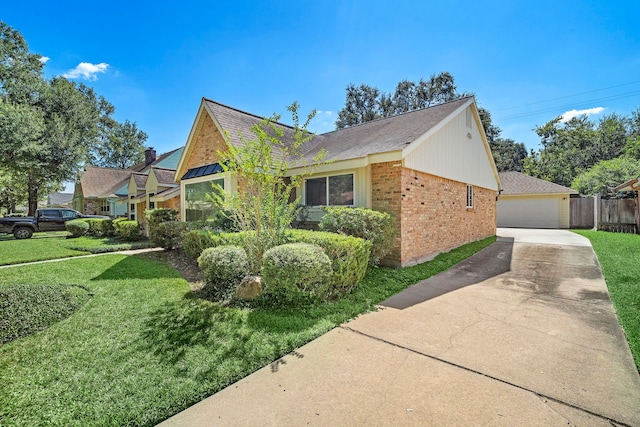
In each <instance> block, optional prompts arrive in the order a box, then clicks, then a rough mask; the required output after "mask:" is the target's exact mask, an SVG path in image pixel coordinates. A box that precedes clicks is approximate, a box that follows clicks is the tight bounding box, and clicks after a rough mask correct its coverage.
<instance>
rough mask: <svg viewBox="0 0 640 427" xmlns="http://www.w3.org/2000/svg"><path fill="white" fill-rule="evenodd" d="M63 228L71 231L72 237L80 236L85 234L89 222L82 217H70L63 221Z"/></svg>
mask: <svg viewBox="0 0 640 427" xmlns="http://www.w3.org/2000/svg"><path fill="white" fill-rule="evenodd" d="M64 228H65V229H66V230H67V231H68V232H69V233H71V236H72V237H80V236H84V235H85V234H87V232H88V231H89V224H88V223H87V222H86V221H85V220H83V219H72V220H71V221H67V222H65V223H64Z"/></svg>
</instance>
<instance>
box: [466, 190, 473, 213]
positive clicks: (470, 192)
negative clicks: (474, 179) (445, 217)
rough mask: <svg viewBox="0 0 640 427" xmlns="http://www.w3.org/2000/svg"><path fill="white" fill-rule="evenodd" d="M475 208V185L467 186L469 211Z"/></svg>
mask: <svg viewBox="0 0 640 427" xmlns="http://www.w3.org/2000/svg"><path fill="white" fill-rule="evenodd" d="M470 208H473V185H467V209H470Z"/></svg>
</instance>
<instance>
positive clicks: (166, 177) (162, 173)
mask: <svg viewBox="0 0 640 427" xmlns="http://www.w3.org/2000/svg"><path fill="white" fill-rule="evenodd" d="M152 169H153V173H154V174H155V175H156V179H157V180H158V183H159V184H175V176H176V170H175V169H163V168H152Z"/></svg>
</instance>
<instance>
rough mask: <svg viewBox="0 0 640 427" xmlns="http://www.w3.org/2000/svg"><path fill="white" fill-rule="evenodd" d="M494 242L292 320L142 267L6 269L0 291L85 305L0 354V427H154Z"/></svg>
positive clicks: (291, 315)
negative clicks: (209, 295) (203, 295)
mask: <svg viewBox="0 0 640 427" xmlns="http://www.w3.org/2000/svg"><path fill="white" fill-rule="evenodd" d="M493 241H495V238H489V239H485V240H483V241H481V242H476V243H472V244H470V245H466V246H463V247H461V248H458V249H455V250H453V251H451V252H449V253H446V254H441V255H439V256H438V257H436V258H435V259H434V260H433V261H430V262H426V263H424V264H421V265H418V266H415V267H410V268H405V269H402V270H392V269H386V268H374V269H370V270H369V271H368V272H367V274H366V276H365V278H364V279H363V281H362V282H361V284H360V286H359V287H358V288H357V289H356V290H355V291H354V292H353V293H352V294H350V295H349V296H347V297H346V298H344V299H342V300H340V301H337V302H332V303H319V304H316V305H314V306H310V307H299V308H287V309H283V308H281V309H277V308H269V307H256V308H231V307H221V306H220V305H218V304H217V303H212V302H210V301H207V300H203V299H199V298H197V297H196V296H195V295H194V294H193V293H192V292H190V291H189V287H188V284H187V283H186V282H185V281H184V280H183V279H182V278H181V277H180V276H179V274H178V273H177V272H176V271H174V270H173V269H171V268H170V267H167V266H166V265H165V264H162V263H159V262H158V261H154V260H151V259H148V258H143V257H134V256H129V257H127V256H124V255H119V254H113V255H105V256H102V257H97V258H91V259H88V258H85V259H71V260H67V261H64V262H59V263H51V264H46V265H45V264H37V265H30V266H17V267H13V268H10V269H6V270H3V271H2V274H1V275H0V289H1V288H2V286H7V285H12V284H22V283H24V284H32V285H37V284H60V285H63V286H69V285H75V286H80V287H82V288H84V289H87V290H88V292H89V295H90V298H89V300H88V302H86V303H85V304H84V306H82V307H81V308H80V309H79V310H78V311H76V312H75V313H74V314H73V315H71V316H70V317H68V318H66V319H64V320H62V321H60V322H58V323H55V324H54V325H53V326H51V327H49V328H47V329H45V330H43V331H41V332H39V333H37V334H35V335H31V336H28V337H25V338H21V339H18V340H15V341H12V342H9V343H6V344H4V345H0V384H1V385H2V386H1V387H0V425H2V426H25V425H43V424H47V425H64V426H71V425H77V426H91V425H113V426H120V425H155V424H156V423H158V422H160V421H162V420H164V419H166V418H168V417H170V416H171V415H173V414H175V413H177V412H179V411H181V410H183V409H185V408H187V407H189V406H190V405H192V404H194V403H196V402H198V401H200V400H202V399H203V398H204V397H206V396H209V395H211V394H213V393H215V392H217V391H219V390H221V389H222V388H224V387H226V386H227V385H230V384H232V383H233V382H235V381H237V380H239V379H241V378H243V377H245V376H246V375H248V374H250V373H251V372H253V371H255V370H257V369H259V368H260V367H262V366H265V365H267V364H269V363H271V362H273V361H275V360H277V359H278V358H279V357H281V356H283V355H285V354H287V353H289V352H291V351H292V350H294V349H295V348H297V347H300V346H301V345H303V344H305V343H307V342H308V341H310V340H312V339H314V338H316V337H318V336H320V335H321V334H323V333H325V332H327V331H328V330H330V329H332V328H334V327H336V326H337V325H339V324H341V323H343V322H345V321H347V320H349V319H351V318H353V317H355V316H356V315H358V314H360V313H363V312H366V311H369V310H372V309H374V308H375V304H376V303H378V302H380V301H382V300H384V299H385V298H387V297H389V296H391V295H393V294H395V293H397V292H398V291H400V290H402V289H404V288H406V287H407V286H409V285H411V284H413V283H415V282H417V281H419V280H421V279H424V278H427V277H429V276H431V275H433V274H436V273H438V272H440V271H443V270H446V269H447V268H449V267H451V266H452V265H454V264H456V263H457V262H459V261H461V260H463V259H464V258H467V257H468V256H470V255H472V254H473V253H475V252H477V251H478V250H480V249H482V248H483V247H486V246H488V245H489V244H491V243H492V242H493ZM2 243H4V242H0V244H2ZM239 404H240V405H242V403H239Z"/></svg>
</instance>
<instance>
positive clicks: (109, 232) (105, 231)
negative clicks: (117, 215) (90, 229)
mask: <svg viewBox="0 0 640 427" xmlns="http://www.w3.org/2000/svg"><path fill="white" fill-rule="evenodd" d="M100 233H101V234H102V235H103V236H107V237H111V236H113V235H114V234H115V230H114V229H113V220H111V219H102V220H100Z"/></svg>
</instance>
